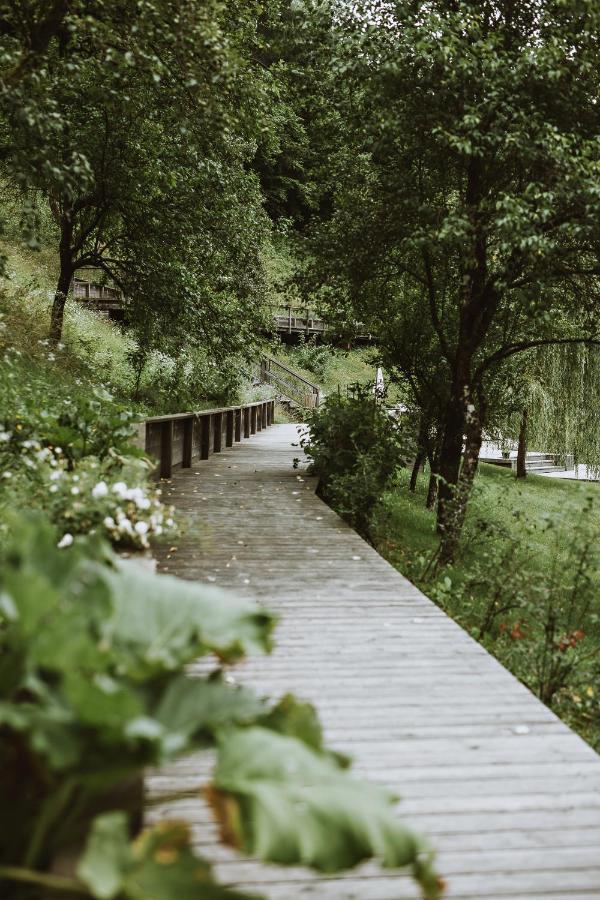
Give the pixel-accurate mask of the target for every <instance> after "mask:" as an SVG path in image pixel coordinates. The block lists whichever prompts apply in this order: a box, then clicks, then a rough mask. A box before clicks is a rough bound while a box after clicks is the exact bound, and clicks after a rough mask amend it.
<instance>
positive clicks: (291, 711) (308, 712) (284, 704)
mask: <svg viewBox="0 0 600 900" xmlns="http://www.w3.org/2000/svg"><path fill="white" fill-rule="evenodd" d="M256 724H257V725H262V726H264V727H265V728H270V729H271V730H272V731H278V732H279V733H280V734H286V735H288V737H295V738H298V740H299V741H302V742H303V743H304V744H307V745H308V746H309V747H311V748H312V749H313V750H316V751H318V752H319V753H322V754H324V755H325V756H329V757H331V758H332V759H333V760H335V761H336V762H337V763H338V764H339V765H340V766H342V767H344V768H346V767H347V766H348V765H349V764H350V758H349V757H348V756H345V755H344V754H342V753H336V752H335V751H334V750H328V749H327V748H326V747H325V746H324V743H323V729H322V728H321V723H320V721H319V717H318V715H317V710H316V709H315V707H314V706H313V704H312V703H308V702H306V701H304V700H298V698H297V697H295V696H294V695H293V694H285V695H284V696H283V697H282V698H281V700H280V701H279V702H278V703H277V704H276V705H275V706H274V707H273V708H272V709H270V710H269V712H268V713H267V714H266V715H265V716H262V717H261V719H260V720H259V721H258V722H257V723H256Z"/></svg>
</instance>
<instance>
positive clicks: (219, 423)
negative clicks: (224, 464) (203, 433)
mask: <svg viewBox="0 0 600 900" xmlns="http://www.w3.org/2000/svg"><path fill="white" fill-rule="evenodd" d="M211 419H212V420H213V427H214V434H213V450H214V451H215V453H220V452H221V447H222V445H223V413H214V415H212V416H211Z"/></svg>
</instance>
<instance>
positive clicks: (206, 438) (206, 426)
mask: <svg viewBox="0 0 600 900" xmlns="http://www.w3.org/2000/svg"><path fill="white" fill-rule="evenodd" d="M210 420H211V417H210V416H200V418H199V420H198V421H199V423H200V459H208V457H209V456H210Z"/></svg>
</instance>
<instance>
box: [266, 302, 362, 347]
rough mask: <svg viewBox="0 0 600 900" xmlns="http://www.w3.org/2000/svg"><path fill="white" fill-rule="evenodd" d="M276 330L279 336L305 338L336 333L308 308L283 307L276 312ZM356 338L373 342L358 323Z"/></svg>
mask: <svg viewBox="0 0 600 900" xmlns="http://www.w3.org/2000/svg"><path fill="white" fill-rule="evenodd" d="M274 318H275V330H276V331H277V332H278V334H303V335H304V336H305V337H316V336H317V335H325V334H326V333H327V332H332V331H335V328H334V327H333V326H331V325H330V324H329V323H328V322H326V321H325V320H324V319H321V318H319V316H318V314H317V313H316V312H315V311H314V310H312V309H310V307H308V306H282V307H280V308H279V309H278V310H277V311H276V312H275V317H274ZM352 330H353V333H354V337H355V338H359V339H361V340H371V335H370V334H369V332H368V331H367V330H366V328H365V326H364V325H363V324H362V323H360V322H357V323H356V324H355V325H354V328H353V329H352Z"/></svg>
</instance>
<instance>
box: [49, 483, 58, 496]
mask: <svg viewBox="0 0 600 900" xmlns="http://www.w3.org/2000/svg"><path fill="white" fill-rule="evenodd" d="M48 490H49V491H50V493H51V494H55V493H56V492H57V490H58V485H57V484H51V485H50V487H49V488H48Z"/></svg>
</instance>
